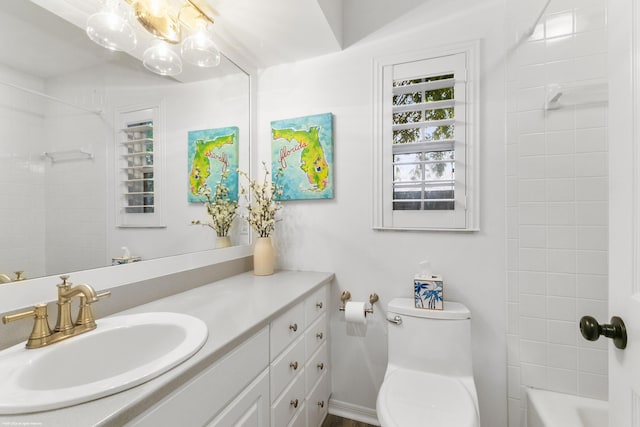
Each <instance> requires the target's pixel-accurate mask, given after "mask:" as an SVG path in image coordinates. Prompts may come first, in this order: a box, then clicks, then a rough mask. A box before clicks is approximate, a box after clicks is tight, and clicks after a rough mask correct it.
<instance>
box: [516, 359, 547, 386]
mask: <svg viewBox="0 0 640 427" xmlns="http://www.w3.org/2000/svg"><path fill="white" fill-rule="evenodd" d="M520 370H521V380H522V385H526V386H529V387H536V388H547V368H546V367H544V366H540V365H531V364H529V363H523V364H522V365H521V366H520Z"/></svg>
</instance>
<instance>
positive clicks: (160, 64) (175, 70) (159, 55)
mask: <svg viewBox="0 0 640 427" xmlns="http://www.w3.org/2000/svg"><path fill="white" fill-rule="evenodd" d="M142 64H143V65H144V67H145V68H146V69H147V70H149V71H153V72H154V73H156V74H160V75H161V76H177V75H178V74H180V73H181V72H182V60H180V56H179V55H178V54H177V53H175V52H174V51H173V49H171V47H170V46H169V45H168V44H167V43H166V42H163V41H160V40H159V41H157V42H156V43H155V44H154V45H153V46H151V47H150V48H147V50H145V51H144V54H143V55H142Z"/></svg>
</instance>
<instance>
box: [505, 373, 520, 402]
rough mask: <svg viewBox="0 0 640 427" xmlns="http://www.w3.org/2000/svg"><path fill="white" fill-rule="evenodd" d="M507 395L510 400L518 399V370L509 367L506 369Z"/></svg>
mask: <svg viewBox="0 0 640 427" xmlns="http://www.w3.org/2000/svg"><path fill="white" fill-rule="evenodd" d="M507 394H508V396H509V397H511V398H518V397H520V368H519V367H516V366H509V367H508V368H507Z"/></svg>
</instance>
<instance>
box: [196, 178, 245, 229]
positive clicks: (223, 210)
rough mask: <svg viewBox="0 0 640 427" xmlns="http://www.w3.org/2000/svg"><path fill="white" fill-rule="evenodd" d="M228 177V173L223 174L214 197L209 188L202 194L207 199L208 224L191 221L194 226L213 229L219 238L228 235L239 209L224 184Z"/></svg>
mask: <svg viewBox="0 0 640 427" xmlns="http://www.w3.org/2000/svg"><path fill="white" fill-rule="evenodd" d="M228 176H229V174H228V172H227V171H225V172H223V173H222V176H221V177H220V181H218V182H217V184H216V191H215V193H214V194H213V197H211V189H210V188H209V187H207V188H206V189H205V190H204V191H203V192H202V195H203V196H204V197H206V198H207V201H206V202H205V203H204V205H205V207H206V208H207V213H208V214H209V217H210V219H209V220H208V221H207V222H201V221H200V220H197V221H191V223H192V224H201V225H206V226H208V227H211V228H212V229H214V230H215V231H216V235H217V236H218V237H224V236H227V235H228V233H229V229H230V228H231V224H232V223H233V220H234V219H235V217H236V215H237V213H236V210H237V209H238V202H237V201H235V200H231V199H229V188H228V187H227V186H226V184H225V183H224V181H225V180H226V179H227V177H228Z"/></svg>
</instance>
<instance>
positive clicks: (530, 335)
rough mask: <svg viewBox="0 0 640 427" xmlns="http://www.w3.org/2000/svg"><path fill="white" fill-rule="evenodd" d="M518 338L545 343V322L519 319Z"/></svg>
mask: <svg viewBox="0 0 640 427" xmlns="http://www.w3.org/2000/svg"><path fill="white" fill-rule="evenodd" d="M519 328H520V338H521V339H525V340H534V341H546V340H547V339H548V336H547V320H545V319H541V318H535V317H520V324H519Z"/></svg>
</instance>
